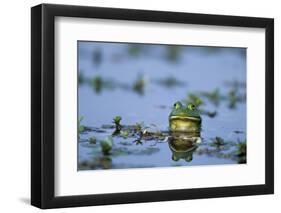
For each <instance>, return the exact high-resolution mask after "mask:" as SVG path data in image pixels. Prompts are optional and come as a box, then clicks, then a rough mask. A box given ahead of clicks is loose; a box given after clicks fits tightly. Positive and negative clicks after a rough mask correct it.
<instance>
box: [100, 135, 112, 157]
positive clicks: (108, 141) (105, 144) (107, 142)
mask: <svg viewBox="0 0 281 213" xmlns="http://www.w3.org/2000/svg"><path fill="white" fill-rule="evenodd" d="M100 146H101V149H102V152H103V154H104V155H109V152H110V150H111V149H112V146H113V139H112V137H111V136H107V137H105V138H104V139H103V140H101V141H100Z"/></svg>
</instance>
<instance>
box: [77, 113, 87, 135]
mask: <svg viewBox="0 0 281 213" xmlns="http://www.w3.org/2000/svg"><path fill="white" fill-rule="evenodd" d="M83 119H84V117H83V116H80V117H79V120H78V130H79V133H82V132H84V131H85V129H86V128H85V126H84V125H82V124H81V122H82V121H83Z"/></svg>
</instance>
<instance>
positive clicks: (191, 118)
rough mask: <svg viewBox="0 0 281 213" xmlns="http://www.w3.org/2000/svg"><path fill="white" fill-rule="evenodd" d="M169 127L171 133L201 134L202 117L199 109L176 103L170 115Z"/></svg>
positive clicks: (190, 105)
mask: <svg viewBox="0 0 281 213" xmlns="http://www.w3.org/2000/svg"><path fill="white" fill-rule="evenodd" d="M169 127H170V130H171V131H179V132H200V130H201V116H200V114H199V111H198V109H197V108H196V107H195V105H193V104H191V103H189V104H187V105H186V106H185V105H183V104H182V103H181V102H179V101H178V102H176V103H175V104H174V106H173V109H172V112H171V113H170V115H169Z"/></svg>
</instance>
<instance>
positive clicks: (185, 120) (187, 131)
mask: <svg viewBox="0 0 281 213" xmlns="http://www.w3.org/2000/svg"><path fill="white" fill-rule="evenodd" d="M169 127H170V134H171V137H170V138H169V148H170V150H171V151H172V160H174V161H178V160H180V159H184V160H185V161H187V162H190V161H192V159H193V153H194V151H195V150H196V149H197V147H198V143H200V142H201V137H200V131H201V117H200V114H199V112H198V110H197V109H196V107H195V106H194V105H193V104H188V105H187V106H186V107H185V106H183V105H182V103H181V102H176V103H175V104H174V108H173V110H172V112H171V113H170V116H169Z"/></svg>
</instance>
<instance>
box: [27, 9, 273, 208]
mask: <svg viewBox="0 0 281 213" xmlns="http://www.w3.org/2000/svg"><path fill="white" fill-rule="evenodd" d="M273 30H274V21H273V19H270V18H254V17H238V16H222V15H209V14H193V13H177V12H164V11H147V10H129V9H113V8H101V7H85V6H66V5H50V4H42V5H38V6H35V7H33V8H32V9H31V39H32V40H31V41H32V42H31V43H32V47H31V50H32V55H31V57H32V63H31V64H32V66H31V72H32V73H31V76H32V79H31V82H32V85H31V87H32V103H31V105H32V109H31V110H32V118H31V120H32V140H31V147H32V150H31V152H32V155H31V170H32V171H31V178H32V179H31V185H32V186H31V203H32V205H34V206H37V207H40V208H58V207H73V206H88V205H104V204H121V203H135V202H152V201H168V200H180V199H196V198H214V197H226V196H242V195H258V194H271V193H273V191H274V181H273V180H274V175H273V173H274V160H273V159H274V155H273V154H274V152H273V145H274V90H273V88H274V85H273V84H274V31H273Z"/></svg>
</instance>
